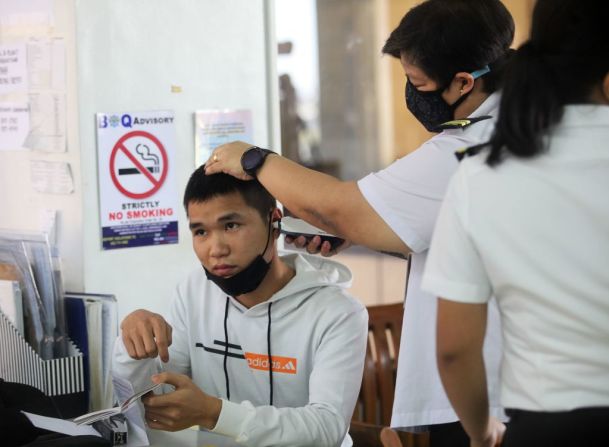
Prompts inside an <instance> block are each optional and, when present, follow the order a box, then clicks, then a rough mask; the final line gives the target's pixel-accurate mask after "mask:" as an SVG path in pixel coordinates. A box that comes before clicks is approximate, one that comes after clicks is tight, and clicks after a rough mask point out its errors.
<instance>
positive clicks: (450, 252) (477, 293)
mask: <svg viewBox="0 0 609 447" xmlns="http://www.w3.org/2000/svg"><path fill="white" fill-rule="evenodd" d="M467 165H468V163H467V162H465V161H464V163H463V164H462V165H461V167H460V168H459V170H458V171H457V173H456V174H455V176H454V177H453V178H452V180H451V182H450V185H449V187H448V191H447V193H446V198H445V199H444V203H443V204H442V207H441V210H440V214H439V216H438V220H437V223H436V228H435V231H434V234H433V241H432V243H431V248H430V250H429V255H428V257H427V263H426V266H425V273H424V274H423V280H422V283H421V288H422V289H423V290H425V291H426V292H429V293H431V294H433V295H435V296H439V297H442V298H445V299H448V300H451V301H459V302H463V303H485V302H488V300H489V299H490V297H491V295H492V287H491V284H490V281H489V278H488V275H487V273H486V270H485V267H484V263H483V260H482V258H481V256H480V252H479V251H478V248H477V246H476V243H475V241H474V239H473V238H472V232H475V231H476V229H475V228H474V227H473V225H472V223H471V222H470V221H469V219H468V216H469V197H468V187H467Z"/></svg>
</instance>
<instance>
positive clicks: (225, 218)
mask: <svg viewBox="0 0 609 447" xmlns="http://www.w3.org/2000/svg"><path fill="white" fill-rule="evenodd" d="M236 219H243V215H242V214H239V213H237V212H232V213H228V214H224V215H222V216H220V217H219V218H218V222H227V221H230V220H236Z"/></svg>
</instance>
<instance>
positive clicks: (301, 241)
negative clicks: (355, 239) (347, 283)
mask: <svg viewBox="0 0 609 447" xmlns="http://www.w3.org/2000/svg"><path fill="white" fill-rule="evenodd" d="M285 242H286V243H287V244H294V246H295V247H298V248H305V247H306V250H307V253H310V254H312V255H316V254H321V255H322V256H324V257H326V258H327V257H330V256H334V255H335V254H337V253H339V252H341V251H343V250H344V249H345V248H348V247H350V246H351V242H349V241H345V242H343V243H342V244H340V245H339V246H338V247H336V248H335V249H332V245H331V244H330V242H328V241H323V242H322V238H321V237H320V236H314V237H312V238H311V239H309V240H307V238H306V237H305V236H298V237H297V238H294V237H292V236H288V235H286V236H285Z"/></svg>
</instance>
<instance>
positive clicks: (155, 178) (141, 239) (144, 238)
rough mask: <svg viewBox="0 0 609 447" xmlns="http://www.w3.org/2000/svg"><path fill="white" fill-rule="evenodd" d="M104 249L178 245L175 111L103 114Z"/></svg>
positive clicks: (99, 122) (99, 118)
mask: <svg viewBox="0 0 609 447" xmlns="http://www.w3.org/2000/svg"><path fill="white" fill-rule="evenodd" d="M96 119H97V160H98V179H99V207H100V210H99V212H100V220H101V227H102V248H103V249H104V250H112V249H116V248H129V247H143V246H147V245H160V244H176V243H177V242H178V217H177V216H178V211H179V210H178V200H177V197H178V195H177V190H176V178H175V171H176V169H175V150H176V139H175V127H174V122H173V121H174V116H173V112H171V111H148V112H132V113H131V112H125V113H98V114H97V115H96Z"/></svg>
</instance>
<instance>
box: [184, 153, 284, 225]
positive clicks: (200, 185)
mask: <svg viewBox="0 0 609 447" xmlns="http://www.w3.org/2000/svg"><path fill="white" fill-rule="evenodd" d="M235 192H236V193H239V194H240V195H241V197H242V198H243V201H244V202H245V203H246V204H247V205H248V206H250V207H252V208H254V209H256V210H257V211H258V213H259V214H260V216H261V217H262V219H263V220H266V219H268V217H269V213H270V212H271V211H272V210H273V209H275V208H276V207H277V201H276V200H275V198H274V197H273V196H272V195H271V194H269V192H268V191H267V190H266V189H264V186H262V185H261V184H260V182H259V181H258V180H249V181H245V180H239V179H238V178H235V177H233V176H231V175H228V174H212V175H205V165H202V166H199V167H198V168H197V169H196V170H195V171H194V172H193V173H192V175H191V176H190V179H189V180H188V184H187V185H186V190H185V191H184V209H186V214H188V204H189V203H191V202H195V203H201V202H206V201H207V200H209V199H212V198H214V197H219V196H224V195H227V194H232V193H235Z"/></svg>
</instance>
